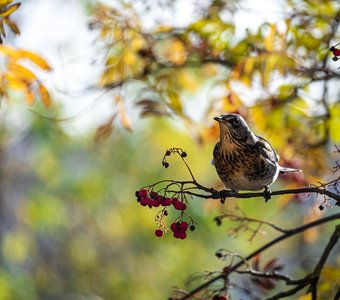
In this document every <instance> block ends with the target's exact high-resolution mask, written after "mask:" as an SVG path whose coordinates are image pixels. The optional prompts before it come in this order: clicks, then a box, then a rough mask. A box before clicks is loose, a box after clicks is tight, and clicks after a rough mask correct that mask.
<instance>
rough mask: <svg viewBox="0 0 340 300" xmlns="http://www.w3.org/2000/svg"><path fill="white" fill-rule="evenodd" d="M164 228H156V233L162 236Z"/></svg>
mask: <svg viewBox="0 0 340 300" xmlns="http://www.w3.org/2000/svg"><path fill="white" fill-rule="evenodd" d="M163 233H164V232H163V230H162V229H156V230H155V235H156V236H158V237H161V236H162V235H163Z"/></svg>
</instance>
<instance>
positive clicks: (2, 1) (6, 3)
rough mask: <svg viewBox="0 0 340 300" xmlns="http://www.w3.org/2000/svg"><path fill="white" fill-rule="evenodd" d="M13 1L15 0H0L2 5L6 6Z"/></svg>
mask: <svg viewBox="0 0 340 300" xmlns="http://www.w3.org/2000/svg"><path fill="white" fill-rule="evenodd" d="M11 2H13V0H0V6H5V5H8V4H10V3H11Z"/></svg>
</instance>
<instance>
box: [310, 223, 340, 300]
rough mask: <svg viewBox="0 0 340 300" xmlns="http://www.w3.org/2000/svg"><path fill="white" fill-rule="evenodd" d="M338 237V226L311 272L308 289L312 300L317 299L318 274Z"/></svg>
mask: <svg viewBox="0 0 340 300" xmlns="http://www.w3.org/2000/svg"><path fill="white" fill-rule="evenodd" d="M339 237H340V224H339V225H337V226H336V227H335V230H334V232H333V234H332V236H331V238H330V239H329V242H328V244H327V246H326V248H325V250H324V252H323V253H322V255H321V258H320V260H319V262H318V264H317V265H316V267H315V269H314V271H313V272H312V274H311V276H310V277H311V278H312V282H311V287H310V291H311V293H312V300H316V299H317V285H318V282H319V279H320V274H321V271H322V268H323V266H324V264H325V263H326V260H327V258H328V256H329V254H330V253H331V251H332V249H333V247H334V246H335V244H336V243H337V242H338V239H339Z"/></svg>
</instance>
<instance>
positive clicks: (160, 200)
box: [157, 195, 164, 203]
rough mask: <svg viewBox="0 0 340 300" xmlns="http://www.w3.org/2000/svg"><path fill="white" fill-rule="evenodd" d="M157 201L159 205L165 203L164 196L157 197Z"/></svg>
mask: <svg viewBox="0 0 340 300" xmlns="http://www.w3.org/2000/svg"><path fill="white" fill-rule="evenodd" d="M157 201H158V202H159V203H161V202H163V201H164V198H163V196H161V195H159V196H158V197H157Z"/></svg>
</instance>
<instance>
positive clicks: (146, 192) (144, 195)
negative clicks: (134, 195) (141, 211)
mask: <svg viewBox="0 0 340 300" xmlns="http://www.w3.org/2000/svg"><path fill="white" fill-rule="evenodd" d="M138 194H139V196H140V197H142V198H144V197H146V196H147V195H148V191H147V190H146V189H141V190H140V191H139V193H138Z"/></svg>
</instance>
